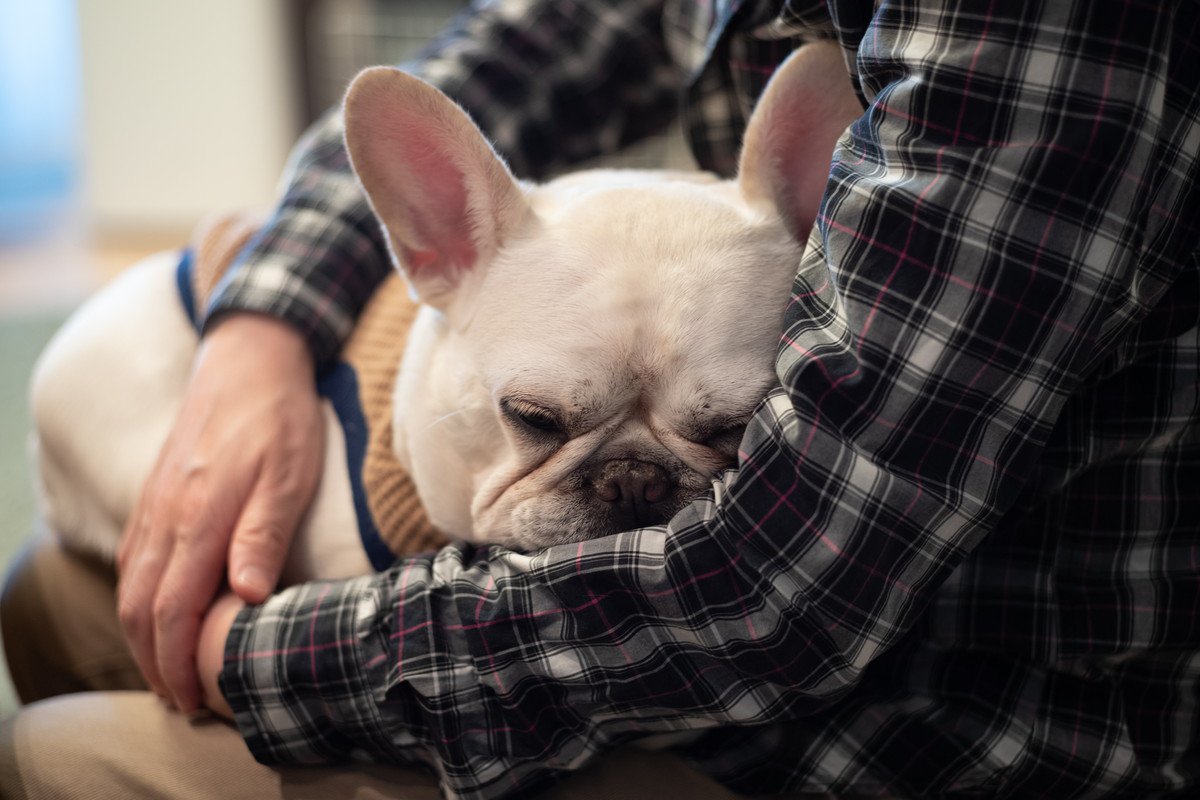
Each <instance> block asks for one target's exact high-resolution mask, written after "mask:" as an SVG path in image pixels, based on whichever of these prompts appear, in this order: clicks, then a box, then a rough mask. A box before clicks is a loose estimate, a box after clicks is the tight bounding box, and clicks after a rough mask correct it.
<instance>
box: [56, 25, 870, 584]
mask: <svg viewBox="0 0 1200 800" xmlns="http://www.w3.org/2000/svg"><path fill="white" fill-rule="evenodd" d="M759 105H760V107H759V109H758V110H756V112H755V114H754V117H753V118H752V120H751V122H750V126H749V129H748V132H747V144H746V150H745V152H744V153H743V158H742V164H741V170H740V177H739V179H738V180H737V181H720V180H717V179H716V178H714V177H712V176H708V175H704V174H699V173H696V174H690V173H689V174H683V173H665V172H639V171H592V172H586V173H579V174H576V175H572V176H567V177H565V178H561V179H558V180H555V181H551V182H550V183H547V184H545V185H541V186H524V185H521V184H518V183H517V182H516V181H514V180H513V178H512V177H511V175H510V174H509V173H508V171H507V169H506V168H505V167H504V165H503V164H502V162H500V161H499V160H498V159H497V158H496V157H495V155H494V154H493V153H492V151H491V150H490V148H489V147H488V146H487V144H486V142H485V141H484V139H483V138H482V136H481V135H480V134H479V132H478V131H477V130H476V129H475V127H474V126H473V124H472V123H471V122H470V120H469V119H468V118H467V117H466V115H465V114H463V112H462V111H461V110H460V109H458V108H457V106H455V105H454V104H453V103H451V102H450V101H449V100H447V99H446V98H445V97H444V96H442V95H440V93H438V92H437V91H436V90H434V89H432V88H430V87H428V86H427V85H425V84H422V83H421V82H420V81H417V80H416V79H414V78H411V77H409V76H406V75H404V74H402V73H399V72H397V71H395V70H386V69H377V70H370V71H368V72H366V73H364V74H363V76H360V78H359V79H358V81H356V83H355V85H354V86H353V87H352V89H351V91H350V94H349V96H348V99H347V107H346V126H347V144H348V147H349V150H350V154H351V158H352V160H353V163H354V166H355V169H356V171H357V172H358V174H359V177H360V179H361V181H362V183H363V185H364V187H365V188H366V190H367V193H368V195H369V197H370V199H371V202H372V205H373V207H374V208H375V210H376V213H377V215H378V216H379V217H380V219H381V221H382V223H383V225H384V227H385V230H386V232H387V235H388V240H389V244H390V246H391V248H392V250H393V253H394V254H395V256H396V259H397V261H398V263H399V265H400V266H401V268H402V270H403V271H404V273H405V275H406V278H407V279H408V281H409V283H410V285H411V286H412V287H413V289H414V291H415V293H416V294H417V296H418V297H419V299H420V300H421V301H422V302H423V304H424V307H423V308H422V310H421V312H420V314H419V315H418V317H417V321H416V323H415V324H414V327H413V329H412V331H411V333H410V338H409V343H408V347H407V350H406V353H405V357H404V361H403V365H402V368H401V370H400V378H399V381H398V382H397V386H396V393H395V402H394V415H395V416H394V430H395V443H396V450H397V454H398V456H399V458H400V461H401V462H402V463H403V464H404V465H405V467H406V468H407V469H408V471H409V473H410V474H411V476H412V477H413V479H414V481H415V482H416V485H417V487H418V489H419V491H420V495H421V499H422V502H423V504H424V505H425V507H426V509H427V511H428V513H429V515H430V518H431V519H432V521H433V522H434V523H435V524H436V525H437V526H438V527H440V528H441V529H442V530H444V531H445V532H447V533H448V534H450V535H452V536H457V537H461V538H466V539H472V540H477V541H496V542H501V543H504V544H508V545H511V546H515V547H521V548H536V547H541V546H545V545H550V544H554V543H559V542H564V541H575V540H579V539H583V538H590V537H593V536H599V535H604V534H606V533H612V532H616V531H619V530H623V529H627V528H631V527H636V526H639V525H646V524H655V523H659V522H663V521H665V520H666V519H668V518H669V517H670V516H671V515H672V514H673V513H674V512H675V511H677V510H678V509H679V508H681V507H682V506H683V505H684V504H686V503H687V502H688V501H689V500H690V499H692V498H694V497H695V496H697V495H698V494H700V493H702V492H704V491H705V490H706V489H707V488H708V485H709V481H710V479H711V477H712V475H713V474H714V473H716V472H718V471H719V470H720V469H722V468H724V467H726V466H728V465H730V464H732V463H733V461H734V459H735V457H736V448H737V444H738V441H739V439H740V434H741V431H742V429H743V427H744V425H745V422H746V420H747V419H748V418H749V416H750V415H751V413H752V412H753V410H754V408H755V407H756V405H757V404H758V402H759V401H760V399H761V397H762V395H763V393H764V392H765V391H766V390H767V389H768V387H769V386H770V385H771V383H772V382H773V370H772V364H773V360H774V353H775V346H776V340H777V335H778V327H779V319H780V315H781V313H782V311H783V309H782V307H781V298H784V297H786V296H787V294H786V293H787V290H788V287H789V286H790V284H791V282H792V280H793V277H794V273H795V270H796V268H797V265H798V264H799V261H800V255H801V249H802V244H803V242H804V240H805V238H806V236H807V231H808V228H809V226H810V224H811V221H812V219H813V217H814V216H815V212H816V205H817V201H818V200H819V197H820V194H821V191H822V190H823V188H824V184H825V181H826V177H827V174H828V166H829V157H830V154H831V152H832V149H833V145H834V142H835V140H836V137H837V135H838V134H839V133H840V132H841V131H842V130H843V129H844V128H845V126H846V125H847V124H848V123H849V122H850V121H851V120H852V119H853V118H854V117H855V116H857V115H858V113H859V107H858V103H857V100H855V98H854V96H853V94H852V93H851V92H850V90H849V86H848V81H847V80H846V79H845V76H844V69H843V68H842V67H841V60H840V56H839V55H838V54H837V50H836V47H835V46H833V45H811V46H809V47H806V48H804V49H802V50H801V51H800V53H799V54H797V56H794V57H793V59H792V60H791V61H789V62H788V64H786V65H785V66H784V67H782V68H781V70H780V74H779V75H778V76H777V77H776V78H775V79H774V80H773V82H772V84H771V86H770V87H768V90H767V92H766V94H765V95H764V98H763V100H762V101H760V104H759ZM174 266H175V264H174V258H173V257H170V256H164V257H158V258H154V259H150V260H149V261H147V262H146V263H144V264H141V265H139V266H137V267H136V268H134V269H133V270H131V271H130V272H129V273H127V274H126V275H123V276H122V277H121V278H119V279H118V280H117V281H115V282H114V283H113V285H112V286H110V287H109V288H107V289H106V290H105V291H104V292H102V293H101V294H100V295H99V296H97V297H96V298H94V299H93V300H91V301H90V302H89V303H88V304H87V305H85V306H84V308H82V309H81V310H80V311H79V312H78V313H77V314H76V316H75V317H74V318H73V319H72V320H71V322H69V323H68V325H67V326H66V327H65V328H64V330H63V331H62V332H61V333H60V335H59V336H58V337H57V338H56V340H55V341H54V342H53V343H52V345H51V346H50V347H49V348H48V350H47V352H46V354H45V355H44V357H43V360H42V362H41V363H40V365H39V368H38V370H37V373H36V376H35V386H34V397H33V402H34V411H35V417H36V423H37V442H38V451H39V456H40V457H39V459H38V463H39V468H40V475H41V479H42V486H43V490H44V491H43V496H44V498H45V501H46V502H45V507H44V508H45V513H46V517H47V521H48V523H49V525H50V527H51V528H52V529H53V530H55V531H57V532H58V533H59V534H60V535H61V536H63V537H64V538H65V539H66V540H67V541H68V542H70V543H72V544H74V545H76V546H78V547H81V548H83V549H86V550H89V551H92V552H94V553H99V554H101V555H103V556H104V557H107V558H112V557H113V554H114V553H115V551H116V545H117V541H118V538H119V536H120V532H121V530H122V528H123V526H124V524H125V520H126V517H127V516H128V514H129V513H130V510H131V509H132V507H133V504H134V501H135V499H136V495H137V492H138V491H139V489H140V487H141V484H142V481H143V479H144V478H145V476H146V475H147V474H148V473H149V471H150V469H151V467H152V465H153V463H154V460H155V457H156V455H157V452H158V450H159V448H160V446H161V444H162V442H163V441H164V439H165V437H166V435H167V432H168V430H169V428H170V426H171V424H172V422H173V420H174V416H175V414H176V412H177V410H178V407H179V403H180V399H181V397H182V395H183V393H184V391H185V389H186V385H187V380H188V375H189V369H190V364H191V361H192V358H193V355H194V353H195V349H196V346H197V339H196V335H195V332H194V328H193V327H192V325H191V324H190V322H189V320H188V319H187V317H186V315H185V313H184V311H183V309H182V307H181V306H180V304H179V303H178V302H177V300H176V286H175V277H174ZM327 413H328V415H329V417H330V422H331V424H330V425H329V426H328V431H329V436H328V446H327V453H326V465H325V471H324V475H323V479H322V482H321V484H320V488H319V491H318V494H317V497H316V500H315V502H314V505H313V507H312V509H311V511H310V512H309V514H308V515H307V517H306V519H305V521H304V523H303V526H302V529H301V531H300V533H299V535H298V537H297V539H296V541H295V543H294V545H293V551H292V556H291V560H290V564H289V566H288V568H287V569H286V570H285V574H284V581H285V582H295V581H300V580H305V579H310V578H336V577H342V576H348V575H353V574H359V573H363V572H366V571H368V570H369V568H370V566H369V563H368V562H367V559H366V557H365V556H364V554H363V552H362V549H361V548H360V547H359V546H358V545H357V542H356V541H355V540H354V531H355V530H356V527H357V526H356V519H355V513H354V508H353V502H352V499H351V493H350V486H349V482H348V479H347V476H346V474H345V469H344V462H345V442H344V441H343V439H342V438H341V434H340V428H339V426H338V425H336V424H332V422H333V412H332V410H329V411H328V412H327Z"/></svg>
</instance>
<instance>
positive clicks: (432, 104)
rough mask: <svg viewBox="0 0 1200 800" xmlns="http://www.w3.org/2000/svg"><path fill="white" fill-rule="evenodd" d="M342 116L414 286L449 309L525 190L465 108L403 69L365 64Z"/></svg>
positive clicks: (522, 208)
mask: <svg viewBox="0 0 1200 800" xmlns="http://www.w3.org/2000/svg"><path fill="white" fill-rule="evenodd" d="M345 119H346V148H347V150H348V151H349V153H350V161H351V163H352V164H353V166H354V171H355V172H356V173H357V174H358V178H359V180H360V181H361V182H362V185H363V188H365V189H366V191H367V196H368V197H369V198H370V200H371V205H372V207H373V208H374V209H375V213H376V215H377V216H378V217H379V219H380V221H381V222H382V223H383V226H384V228H385V230H386V232H387V236H388V240H389V242H390V244H391V247H392V251H393V253H394V254H395V255H396V258H397V260H398V261H399V262H400V264H399V266H400V267H401V269H402V271H403V272H404V275H405V277H406V278H407V279H408V282H409V285H410V286H412V288H413V290H414V291H415V292H416V294H417V296H418V297H419V298H420V299H421V301H422V302H425V303H428V304H430V305H432V306H435V307H437V308H441V309H443V310H447V309H448V307H449V306H450V305H451V304H452V303H453V302H454V300H455V298H456V297H457V295H458V290H459V289H460V288H461V286H462V285H463V283H464V282H467V280H468V278H469V277H470V276H472V275H475V274H477V273H478V272H479V270H480V269H481V268H482V266H483V265H485V264H487V263H488V261H489V260H490V259H491V257H492V256H493V255H494V254H495V252H496V251H497V250H498V249H499V248H500V246H501V245H502V244H503V242H504V240H505V239H506V238H507V237H508V236H509V235H510V234H511V233H512V232H513V230H515V229H516V228H517V226H519V225H520V224H521V222H522V221H524V220H525V218H526V214H527V213H528V211H529V209H528V204H527V203H526V201H525V196H524V193H523V192H522V191H521V189H520V187H519V186H518V185H517V182H516V180H515V179H514V178H513V176H512V173H511V172H509V170H508V167H507V166H505V164H504V162H503V161H501V160H500V157H499V156H497V155H496V153H495V151H494V150H492V148H491V146H490V145H489V144H488V143H487V140H486V139H484V137H483V134H482V133H481V132H480V130H479V128H478V127H476V126H475V123H473V122H472V121H471V119H470V117H468V116H467V114H466V112H465V111H463V110H462V109H461V108H460V107H459V106H458V105H457V104H455V103H454V102H453V101H452V100H450V98H448V97H447V96H446V95H444V94H442V93H441V92H440V91H438V90H437V89H435V88H434V87H432V86H430V85H429V84H427V83H425V82H424V81H422V80H420V79H418V78H414V77H413V76H411V75H408V74H406V73H404V72H401V71H400V70H398V69H393V68H390V67H374V68H371V69H368V70H364V71H363V72H361V73H360V74H359V75H358V77H357V78H355V80H354V82H353V83H352V84H351V86H350V89H349V91H348V93H347V95H346V103H345Z"/></svg>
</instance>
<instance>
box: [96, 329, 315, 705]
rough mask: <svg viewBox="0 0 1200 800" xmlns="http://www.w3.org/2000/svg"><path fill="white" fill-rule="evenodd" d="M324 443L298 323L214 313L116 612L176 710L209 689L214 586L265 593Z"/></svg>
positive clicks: (152, 482) (147, 496) (132, 526)
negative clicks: (206, 668) (204, 637)
mask: <svg viewBox="0 0 1200 800" xmlns="http://www.w3.org/2000/svg"><path fill="white" fill-rule="evenodd" d="M323 452H324V425H323V421H322V416H321V406H320V401H319V399H318V397H317V394H316V389H315V383H314V380H313V362H312V357H311V356H310V354H309V352H308V349H307V346H306V344H305V342H304V340H303V338H302V337H301V336H300V335H299V333H297V332H296V331H295V330H293V329H292V328H291V327H290V326H288V325H287V324H286V323H283V322H280V321H278V320H274V319H271V318H268V317H265V316H259V315H254V314H239V315H236V316H232V317H229V318H228V319H225V320H224V321H222V322H221V323H220V324H218V325H217V326H216V328H215V329H214V330H213V331H212V332H211V333H209V334H208V335H207V336H206V337H205V339H204V341H203V342H202V343H201V346H200V350H199V351H198V353H197V356H196V362H195V366H194V369H193V372H192V376H191V379H190V383H189V385H188V388H187V392H186V394H185V395H184V399H183V404H182V406H181V408H180V411H179V416H178V417H177V418H176V421H175V424H174V428H173V429H172V431H171V433H170V435H169V436H168V437H167V441H166V443H165V444H164V446H163V449H162V451H161V452H160V453H159V457H158V462H157V463H156V464H155V466H154V469H153V470H152V471H151V474H150V477H149V478H148V479H147V481H146V483H145V485H144V486H143V487H142V493H141V496H140V498H139V499H138V501H137V504H136V505H135V507H134V509H133V513H132V514H131V515H130V517H129V521H128V523H127V525H126V529H125V532H124V535H123V538H122V541H121V547H120V549H119V551H118V554H117V565H118V568H119V571H120V583H119V585H118V593H117V599H118V613H119V616H120V619H121V625H122V627H123V628H124V631H125V635H126V638H127V639H128V640H129V644H130V647H131V649H132V651H133V656H134V659H135V660H136V661H137V664H138V667H139V668H140V669H141V671H142V674H143V675H145V677H146V680H147V682H149V684H150V685H151V687H153V688H154V690H155V691H156V692H158V693H159V694H160V695H162V696H163V697H166V698H167V699H169V700H171V701H172V702H173V703H174V704H175V705H176V706H177V707H179V708H180V709H181V710H183V711H188V712H190V711H194V710H195V709H196V708H197V707H198V706H199V703H200V700H201V694H200V685H199V683H198V678H197V674H196V644H197V641H196V640H197V636H198V633H199V629H200V623H201V621H202V619H203V618H204V613H205V611H206V610H207V609H208V607H209V605H210V604H211V603H212V600H213V597H214V595H215V594H216V592H217V589H218V587H219V586H221V584H222V582H223V581H224V580H225V578H226V574H228V580H229V584H230V585H231V587H232V588H233V591H234V592H235V593H237V595H239V596H240V597H241V598H243V599H244V600H245V601H247V602H251V603H256V602H261V601H262V600H264V599H265V598H266V597H267V595H269V594H270V592H271V590H272V589H273V588H274V586H275V584H276V582H277V581H278V579H279V574H280V571H281V570H282V568H283V562H284V558H285V557H286V554H287V550H288V547H289V545H290V544H291V540H292V537H293V535H294V533H295V530H296V527H297V526H298V524H299V521H300V518H301V516H302V515H303V513H304V511H305V510H306V509H307V507H308V505H309V503H310V501H311V500H312V496H313V493H314V492H315V489H316V485H317V481H318V478H319V475H320V469H321V462H322V455H323ZM227 566H228V570H227V569H226V567H227Z"/></svg>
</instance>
